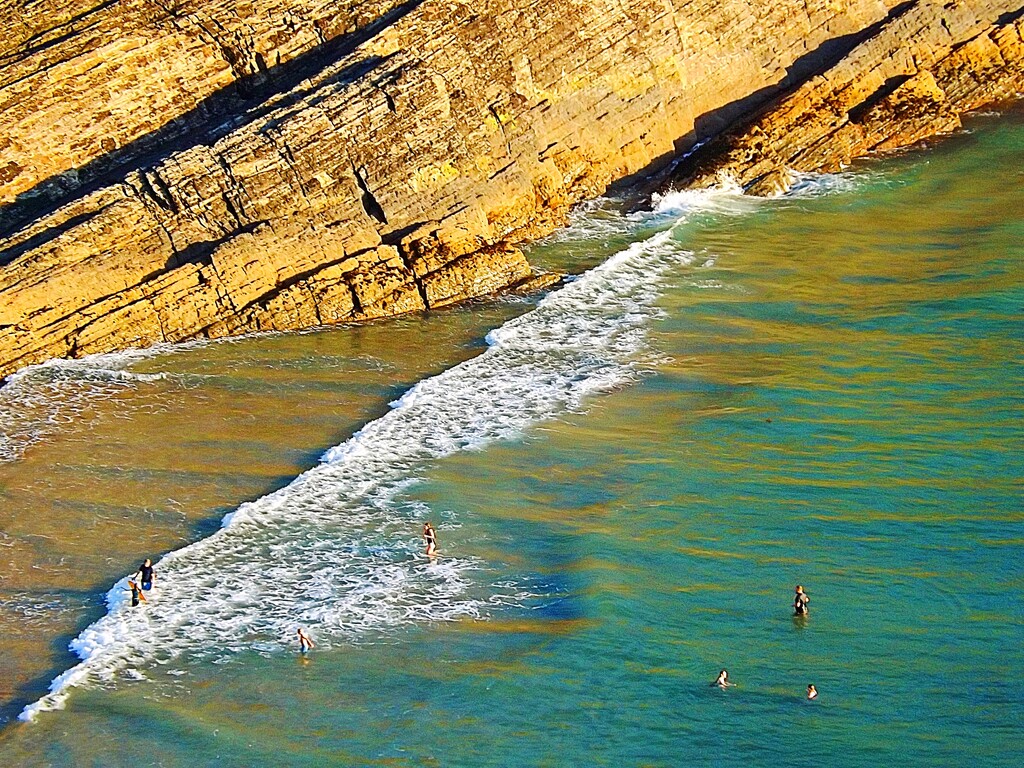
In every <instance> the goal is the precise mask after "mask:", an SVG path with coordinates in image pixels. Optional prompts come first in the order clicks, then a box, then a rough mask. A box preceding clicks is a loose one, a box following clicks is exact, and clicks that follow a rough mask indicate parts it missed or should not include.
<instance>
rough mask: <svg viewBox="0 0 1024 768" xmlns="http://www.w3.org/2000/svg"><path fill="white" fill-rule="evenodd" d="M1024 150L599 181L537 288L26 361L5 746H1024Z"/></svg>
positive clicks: (491, 757) (791, 757)
mask: <svg viewBox="0 0 1024 768" xmlns="http://www.w3.org/2000/svg"><path fill="white" fill-rule="evenodd" d="M1022 159H1024V120H1022V119H1021V116H1020V114H1017V113H1011V114H1008V115H1003V116H982V117H979V118H978V119H976V120H975V121H973V122H972V124H971V127H970V130H969V131H968V132H966V133H964V134H962V135H958V136H956V137H952V138H949V139H947V140H945V141H943V142H941V143H939V144H937V145H936V146H933V147H930V148H927V149H922V150H918V151H915V152H910V153H907V154H904V155H902V156H899V157H893V158H888V159H885V160H882V161H872V162H870V163H864V164H860V165H858V166H857V167H856V168H853V169H850V171H849V172H847V173H844V174H842V175H838V176H825V177H808V178H805V179H802V180H801V182H800V183H799V184H798V185H797V187H796V189H795V190H794V192H793V193H792V194H790V195H787V196H784V197H781V198H777V199H773V200H767V201H759V200H750V199H746V198H742V197H740V196H738V195H736V194H735V193H734V192H732V191H729V190H719V191H715V192H710V193H700V194H695V193H676V194H670V195H666V196H665V197H664V198H661V199H659V200H657V201H656V203H655V206H654V210H653V211H651V212H647V213H639V214H624V213H622V212H621V210H620V209H619V206H618V205H617V204H616V202H615V201H598V202H597V203H595V204H594V205H592V206H590V207H589V208H588V209H587V210H585V211H581V212H580V213H579V215H578V216H577V217H576V220H575V222H574V224H573V226H572V227H571V228H569V229H568V230H566V231H565V232H562V233H559V235H557V236H555V237H553V238H551V239H550V240H549V241H547V242H545V243H542V244H539V245H537V246H536V247H535V248H534V249H533V252H532V253H531V258H532V259H533V260H534V261H535V262H537V263H541V264H544V265H547V266H550V267H553V268H558V269H563V270H566V271H569V272H571V273H573V275H574V277H573V278H571V279H570V280H569V281H567V283H566V284H565V285H564V286H563V287H561V288H559V289H558V290H555V291H552V292H551V293H549V294H547V295H546V296H543V297H530V298H527V299H511V300H504V301H496V302H490V303H483V304H481V305H479V306H476V307H472V308H469V309H465V310H460V311H457V312H451V313H442V314H439V315H433V316H429V317H419V318H409V319H405V320H403V321H401V322H400V323H397V324H389V325H383V326H369V327H366V328H362V329H335V330H332V331H323V332H319V333H314V334H305V335H299V336H273V337H263V338H253V339H246V340H242V341H238V342H232V343H228V344H214V345H205V346H203V345H198V346H195V347H193V348H189V349H185V350H176V351H159V350H157V351H152V352H146V353H139V354H137V355H127V356H125V355H121V356H114V357H112V358H102V359H99V360H93V361H87V362H85V363H76V364H59V365H54V366H49V367H46V368H43V369H35V370H31V371H28V372H26V373H25V374H23V375H22V376H20V377H19V378H18V379H17V380H16V381H15V382H14V384H13V385H9V386H8V387H7V388H5V389H4V390H0V402H2V403H3V406H4V411H3V414H4V415H3V417H2V418H3V419H4V422H3V425H4V433H5V435H6V436H7V437H6V440H5V442H4V443H2V444H0V450H3V451H5V454H4V463H3V464H0V494H2V497H0V500H2V501H3V505H2V506H3V512H0V516H2V517H0V519H2V520H3V523H4V525H3V531H4V534H3V536H4V538H3V539H2V540H0V544H2V545H3V547H4V548H5V549H3V550H0V555H3V557H0V576H2V577H3V580H2V581H0V591H2V592H3V594H2V597H3V606H4V607H3V610H2V612H0V622H2V625H0V627H2V629H3V630H4V631H3V633H2V637H0V653H2V654H3V656H2V657H0V658H2V660H3V664H4V667H5V670H6V668H10V669H13V670H15V672H16V677H17V679H18V682H17V684H16V685H10V686H9V689H8V690H6V691H4V695H5V697H6V704H5V706H6V707H7V708H6V709H5V710H4V711H5V712H8V713H9V715H10V716H11V722H10V723H9V724H8V725H7V726H6V727H5V728H4V730H3V731H2V733H0V760H2V762H3V763H4V764H11V765H75V766H77V765H102V766H118V765H131V766H138V765H168V766H176V765H183V766H184V765H218V766H224V765H228V766H232V765H238V766H246V765H309V766H319V765H343V766H347V765H396V766H397V765H466V766H482V765H494V766H519V765H531V766H532V765H551V766H575V765H659V766H660V765H665V766H675V765H689V764H716V765H751V764H753V765H766V764H772V765H784V766H803V765H839V766H868V765H878V764H880V763H883V762H891V761H897V760H898V761H902V762H905V763H907V764H912V765H930V766H931V765H949V766H959V765H963V764H965V763H966V762H968V761H976V762H978V763H980V764H985V765H1000V766H1002V765H1006V766H1011V765H1012V766H1015V765H1020V764H1021V763H1022V762H1024V739H1022V738H1021V725H1022V719H1024V693H1022V687H1021V680H1022V678H1024V651H1022V650H1021V649H1022V647H1024V607H1022V603H1021V597H1020V595H1021V587H1022V586H1024V532H1022V526H1021V523H1022V522H1024V505H1022V499H1024V419H1022V416H1024V395H1022V394H1021V382H1022V378H1024V377H1022V373H1024V333H1022V332H1021V319H1022V317H1021V316H1022V311H1024V270H1022V266H1024V260H1022V255H1024V247H1022V245H1021V242H1022V235H1024V204H1022V203H1024V199H1022V194H1021V182H1022V175H1021V174H1022V171H1021V168H1022V167H1024V165H1022V162H1021V161H1022ZM389 403H390V405H389ZM428 519H429V520H432V521H433V522H434V523H435V525H436V526H437V528H438V533H439V538H440V549H441V555H440V557H439V558H438V559H437V560H436V561H434V560H430V559H428V558H426V557H425V556H423V554H422V542H421V540H420V538H419V530H420V527H421V525H422V523H423V521H424V520H428ZM8 553H10V555H9V556H8ZM145 556H152V557H153V558H154V560H156V566H157V573H158V581H157V585H156V587H155V588H154V591H153V593H152V595H151V596H150V600H149V601H148V602H147V603H146V604H145V605H143V606H140V607H138V608H135V609H132V608H131V607H130V606H129V605H128V604H127V601H126V598H127V593H126V592H125V590H124V581H123V579H124V577H125V576H126V575H127V574H128V573H130V572H131V571H132V570H134V567H135V564H136V561H138V560H140V559H141V558H142V557H145ZM8 560H10V565H8V563H7V561H8ZM797 583H801V584H803V585H804V586H805V588H806V589H807V591H808V593H809V594H810V597H811V603H810V608H811V611H810V616H809V617H808V618H807V619H794V618H793V617H792V616H791V609H790V606H791V601H792V593H793V587H794V585H795V584H797ZM299 626H302V627H304V628H305V629H306V631H307V632H308V633H309V634H310V635H311V636H312V637H313V639H314V640H315V641H316V643H317V647H316V648H315V649H314V650H313V651H312V652H311V653H309V654H305V655H300V654H298V653H297V644H296V642H295V630H296V628H297V627H299ZM69 640H70V641H71V646H72V649H73V651H74V653H75V654H76V655H75V656H74V657H70V656H69V655H68V654H66V653H65V652H64V651H63V650H62V647H63V646H64V645H66V644H67V643H68V641H69ZM722 668H727V669H728V670H729V673H730V677H731V679H733V680H734V681H735V682H736V683H737V685H736V687H734V688H730V689H727V690H719V689H717V688H714V687H711V686H709V683H710V682H711V681H712V680H713V679H714V678H715V676H716V675H717V673H718V671H719V670H720V669H722ZM51 678H52V679H53V680H52V683H50V682H49V681H50V680H51ZM809 683H813V684H815V685H816V686H817V688H818V690H819V692H820V696H819V697H818V699H817V700H815V701H807V700H805V698H804V690H805V688H806V686H807V685H808V684H809ZM18 713H20V719H17V720H15V718H14V716H15V715H18Z"/></svg>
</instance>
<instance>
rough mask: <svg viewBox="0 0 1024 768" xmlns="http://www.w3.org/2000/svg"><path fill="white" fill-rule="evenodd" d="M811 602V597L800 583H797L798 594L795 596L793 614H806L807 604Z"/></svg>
mask: <svg viewBox="0 0 1024 768" xmlns="http://www.w3.org/2000/svg"><path fill="white" fill-rule="evenodd" d="M809 602H811V598H809V597H808V596H807V593H806V592H804V588H803V587H802V586H800V585H799V584H797V585H796V595H794V597H793V615H794V616H806V615H807V604H808V603H809Z"/></svg>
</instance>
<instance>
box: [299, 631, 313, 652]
mask: <svg viewBox="0 0 1024 768" xmlns="http://www.w3.org/2000/svg"><path fill="white" fill-rule="evenodd" d="M298 635H299V652H300V653H305V652H306V651H308V650H310V649H311V648H315V647H316V643H314V642H313V641H312V640H310V639H309V635H307V634H306V633H305V632H303V631H302V627H299V630H298Z"/></svg>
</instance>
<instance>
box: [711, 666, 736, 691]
mask: <svg viewBox="0 0 1024 768" xmlns="http://www.w3.org/2000/svg"><path fill="white" fill-rule="evenodd" d="M716 685H717V686H718V687H719V688H732V687H734V686H735V685H736V683H731V682H729V673H728V672H726V671H725V670H724V669H723V670H722V671H721V672H719V673H718V677H717V678H715V682H713V683H711V686H712V687H714V686H716Z"/></svg>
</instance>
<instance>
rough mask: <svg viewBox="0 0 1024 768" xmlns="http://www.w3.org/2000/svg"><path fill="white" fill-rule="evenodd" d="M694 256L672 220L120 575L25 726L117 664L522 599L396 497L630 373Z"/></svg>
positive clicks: (443, 522) (698, 200)
mask: <svg viewBox="0 0 1024 768" xmlns="http://www.w3.org/2000/svg"><path fill="white" fill-rule="evenodd" d="M735 197H736V195H735V194H734V193H733V192H731V191H725V192H722V191H719V192H705V193H693V194H689V195H686V196H684V197H680V196H678V195H677V196H676V197H675V198H673V201H672V202H671V205H672V206H673V208H672V210H673V211H674V215H675V219H674V220H679V219H680V218H681V217H683V216H684V215H685V213H686V212H687V211H689V210H693V209H699V208H705V207H708V206H711V207H713V208H714V207H716V206H717V207H722V206H726V205H742V204H743V203H736V202H735V201H734V200H733V201H732V202H727V201H726V199H733V198H735ZM666 205H668V203H666ZM664 215H665V214H664V211H658V212H656V213H655V214H654V216H664ZM669 223H671V221H669ZM666 227H668V224H666ZM692 260H693V256H692V254H690V253H689V252H687V251H685V250H683V249H682V248H681V246H680V245H679V244H678V242H677V241H676V240H675V239H674V237H673V232H672V230H671V229H670V228H666V229H664V230H663V231H661V232H658V233H657V234H655V235H654V236H652V237H650V238H648V239H647V240H645V241H643V242H638V243H634V244H633V245H631V246H630V247H628V248H626V249H624V250H623V251H621V252H620V253H618V254H616V255H615V256H613V257H612V258H610V259H608V260H607V261H606V262H604V263H603V264H601V265H600V266H598V267H597V268H595V269H593V270H591V271H590V272H588V273H586V274H585V275H583V276H581V277H580V278H578V279H576V280H573V281H571V282H569V283H568V284H566V285H565V286H564V287H563V288H561V289H560V290H558V291H556V292H553V293H551V294H549V295H548V296H547V297H546V298H544V299H543V300H542V301H541V302H540V303H539V305H538V306H537V307H536V309H534V310H533V311H532V312H530V313H528V314H525V315H522V316H520V317H518V318H516V319H514V320H512V321H510V322H508V323H506V324H505V325H504V326H502V327H501V328H499V329H497V330H495V331H493V332H491V334H489V336H488V343H489V345H490V346H489V348H488V349H487V351H486V352H484V353H483V354H482V355H480V356H478V357H476V358H474V359H472V360H469V361H466V362H464V363H462V364H460V365H458V366H455V367H454V368H451V369H449V370H447V371H445V372H443V373H442V374H440V375H438V376H435V377H432V378H429V379H426V380H424V381H421V382H420V383H419V384H417V385H416V386H414V387H413V388H412V389H410V390H409V391H408V392H406V393H405V394H404V395H403V396H402V397H401V398H400V399H398V400H397V401H396V402H394V403H393V404H392V406H393V409H392V410H391V411H390V412H389V413H387V414H386V415H385V416H383V417H382V418H380V419H377V420H376V421H373V422H371V423H369V424H367V425H366V426H364V427H363V428H362V429H361V430H360V431H359V432H357V433H356V434H355V435H354V436H353V437H352V438H351V439H350V440H348V441H347V442H346V443H344V444H342V445H339V446H337V447H336V448H333V449H331V450H329V451H327V452H326V453H325V454H324V456H323V458H322V462H321V463H320V464H319V465H318V466H316V467H314V468H313V469H311V470H310V471H308V472H306V473H304V474H302V475H300V476H299V477H298V478H296V479H295V480H294V481H293V482H292V483H291V484H290V485H288V486H287V487H285V488H282V489H280V490H279V491H277V492H275V493H272V494H269V495H267V496H265V497H262V498H260V499H257V500H255V501H252V502H248V503H246V504H243V505H241V506H240V507H239V508H238V509H237V510H235V511H234V512H232V513H230V514H229V515H227V516H226V517H225V518H224V520H223V525H222V527H221V529H220V530H219V531H217V532H216V533H215V534H214V535H212V536H210V537H208V538H206V539H204V540H202V541H199V542H197V543H195V544H193V545H190V546H187V547H185V548H183V549H180V550H177V551H175V552H171V553H170V554H168V555H166V556H165V557H164V558H163V559H161V560H160V561H159V562H158V563H156V568H157V573H158V575H159V580H158V583H157V586H156V587H155V591H154V593H153V595H152V596H151V597H150V600H149V601H148V602H147V603H146V604H145V605H144V606H140V607H138V608H134V609H133V608H131V607H130V606H129V605H128V593H127V590H126V586H125V582H124V581H121V582H119V583H118V584H116V585H114V587H113V588H112V589H111V590H110V592H109V593H108V595H107V604H108V607H109V611H108V613H107V614H106V615H105V616H104V617H102V618H101V619H100V620H98V621H97V622H95V623H94V624H92V625H91V626H89V627H88V628H86V629H85V631H83V632H82V633H81V634H80V635H79V636H78V637H77V638H76V639H75V640H74V641H73V642H72V644H71V647H72V648H73V649H74V650H75V651H76V652H77V653H78V655H79V656H80V657H81V659H82V661H81V663H80V664H78V665H77V666H76V667H74V668H73V669H70V670H68V671H67V672H65V673H63V674H62V675H60V676H59V677H58V678H56V679H55V680H54V681H53V683H52V685H51V687H50V693H48V694H47V695H46V696H44V697H43V698H42V699H40V700H39V701H37V702H36V703H34V704H32V705H30V706H28V707H26V708H25V710H24V711H23V712H22V714H21V719H23V720H31V719H33V718H34V717H35V716H36V715H37V714H38V713H39V712H41V711H45V710H50V709H55V708H59V707H61V706H62V705H63V702H64V700H65V699H66V697H67V696H68V694H69V691H70V690H71V688H73V687H74V686H78V685H83V684H87V683H97V682H99V683H101V682H103V681H109V680H113V679H115V678H117V677H119V676H123V675H124V674H125V673H126V671H127V670H135V672H132V673H131V674H133V675H134V674H136V673H138V674H144V673H145V670H146V668H147V667H150V666H152V665H153V664H171V665H172V666H182V665H185V664H187V663H192V662H194V661H196V660H197V659H204V658H205V659H208V660H210V661H214V662H215V661H221V660H224V659H228V658H230V657H231V656H232V655H233V654H235V653H237V652H238V651H241V650H245V649H248V650H256V651H259V652H273V651H275V650H279V649H281V648H284V647H289V646H293V645H294V633H295V630H296V628H297V627H299V626H302V627H305V628H306V629H307V630H308V631H309V632H310V633H311V634H312V635H313V636H314V637H315V639H316V640H317V641H318V644H319V645H320V646H321V647H324V646H326V647H330V645H331V644H332V643H338V642H341V643H345V642H352V641H353V640H354V639H357V638H359V637H360V636H364V635H365V634H366V633H381V632H387V631H388V630H389V628H393V627H399V626H403V625H406V624H410V623H417V622H424V621H427V622H429V621H447V620H453V619H457V618H460V617H485V616H487V615H488V613H489V612H490V611H492V610H494V609H495V607H496V606H501V605H508V604H522V602H523V601H524V600H526V599H527V598H528V597H529V596H530V594H531V593H530V590H529V587H528V586H527V585H523V584H518V583H515V582H513V581H508V580H506V581H502V582H488V578H487V573H486V567H485V564H484V563H481V562H478V561H476V560H474V559H472V558H469V557H460V556H458V553H454V552H447V551H445V549H444V542H445V535H446V532H449V531H451V530H452V529H453V528H454V527H456V526H457V524H458V523H457V521H455V520H452V519H450V516H446V515H445V513H444V512H443V511H441V510H434V511H433V512H432V514H431V517H433V518H434V519H435V520H438V519H440V525H439V529H440V535H441V543H442V547H441V548H442V551H443V552H444V555H445V556H444V557H443V558H442V559H441V560H440V561H438V562H436V563H431V562H429V561H427V560H426V559H425V558H424V557H423V556H422V554H421V553H420V547H421V545H420V542H419V540H418V539H417V538H416V537H415V536H412V535H410V532H411V531H414V530H415V526H416V525H417V523H418V522H419V521H421V520H423V519H424V517H425V515H426V513H427V510H425V509H424V507H423V504H422V503H421V502H417V501H415V500H411V499H409V498H408V496H407V494H406V493H405V491H406V489H407V488H408V486H409V484H410V483H411V482H414V481H415V480H416V478H418V477H421V476H423V475H424V473H425V472H427V471H428V470H429V464H430V462H432V461H436V460H438V459H440V458H443V457H444V456H447V455H450V454H452V453H454V452H456V451H461V450H467V449H474V448H478V447H480V446H483V445H486V444H487V443H489V442H491V441H495V440H502V439H508V438H512V437H515V436H517V435H521V434H522V433H523V432H524V430H526V429H528V428H529V427H530V426H531V425H533V424H536V423H537V422H539V421H541V420H543V419H546V418H550V417H552V416H554V415H557V414H559V413H564V412H567V411H574V410H578V409H580V408H582V407H584V405H585V401H586V398H587V397H588V396H591V395H593V394H594V393H597V392H600V391H603V390H609V389H612V388H615V387H619V386H622V385H624V384H626V383H628V382H629V381H630V380H631V379H633V378H634V377H636V376H638V375H640V374H641V373H642V371H643V368H644V366H645V364H647V361H645V357H644V356H645V354H646V352H645V348H644V338H645V333H646V329H647V328H648V327H649V325H650V322H651V320H652V319H653V318H654V317H656V316H657V315H658V313H659V311H658V309H657V308H656V306H655V299H656V298H657V296H658V293H659V282H660V280H661V278H662V276H663V275H664V274H665V273H666V272H669V271H671V270H675V269H678V267H679V266H680V265H685V264H689V263H691V262H692Z"/></svg>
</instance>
